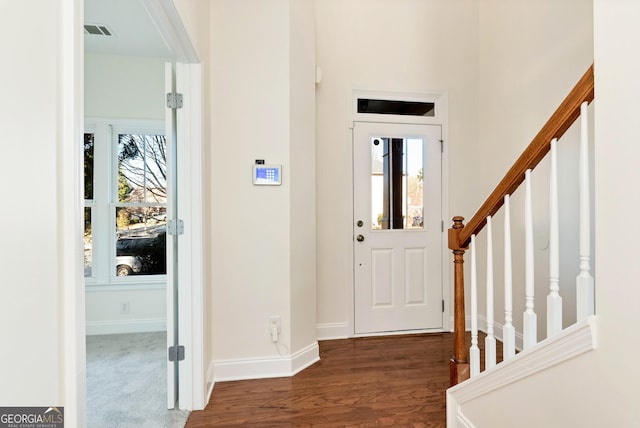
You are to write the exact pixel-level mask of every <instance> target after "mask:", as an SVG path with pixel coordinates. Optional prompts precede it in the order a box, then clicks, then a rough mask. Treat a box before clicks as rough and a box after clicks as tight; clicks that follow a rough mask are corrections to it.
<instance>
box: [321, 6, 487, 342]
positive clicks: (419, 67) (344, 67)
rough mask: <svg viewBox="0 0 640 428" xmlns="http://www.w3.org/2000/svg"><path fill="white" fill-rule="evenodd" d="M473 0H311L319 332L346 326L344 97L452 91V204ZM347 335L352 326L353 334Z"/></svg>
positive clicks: (467, 108) (470, 122)
mask: <svg viewBox="0 0 640 428" xmlns="http://www.w3.org/2000/svg"><path fill="white" fill-rule="evenodd" d="M477 14H478V4H477V2H476V1H471V0H469V1H457V2H442V1H413V0H395V1H381V0H373V1H365V0H348V1H344V0H319V1H316V16H317V19H316V25H317V36H316V37H317V58H318V60H317V61H318V66H319V67H320V68H321V69H322V82H321V83H320V84H319V85H318V86H317V147H316V153H317V161H316V168H317V174H318V181H317V219H318V227H317V231H318V255H317V266H318V320H317V322H318V329H319V332H320V334H323V333H322V332H323V330H325V329H326V330H329V331H331V330H332V329H331V327H332V326H338V330H337V331H338V332H339V333H341V334H344V333H345V332H347V333H348V332H349V328H350V327H349V323H350V319H351V317H352V315H353V313H352V312H353V308H352V307H351V306H350V303H349V302H350V301H349V297H348V296H349V294H350V293H351V288H352V287H353V284H352V277H351V273H350V272H351V266H350V265H349V263H350V260H351V252H352V242H353V240H352V235H353V231H352V223H353V219H352V218H350V210H351V208H350V207H351V204H352V201H351V200H350V198H351V196H350V190H349V187H350V185H351V176H350V175H351V172H350V168H351V166H350V164H349V159H350V157H351V156H350V150H351V133H350V129H349V120H350V119H351V118H350V116H349V114H350V113H349V96H350V95H349V94H350V91H351V90H352V89H356V88H360V89H362V88H365V89H369V90H380V91H397V92H413V93H429V91H431V90H445V91H448V95H449V112H448V113H449V134H448V135H445V136H444V139H445V144H448V145H449V150H450V152H449V153H450V164H449V167H450V176H449V181H450V189H445V191H448V190H450V207H445V210H449V209H450V211H451V212H452V213H454V212H456V213H457V212H459V211H460V210H461V209H462V207H463V206H464V194H463V193H461V192H460V191H458V189H459V186H457V178H456V177H457V176H459V175H460V174H463V173H464V171H465V170H466V169H467V165H468V164H469V162H470V160H471V159H470V158H468V156H467V154H466V152H465V147H467V146H468V145H469V144H470V142H473V141H474V140H475V133H476V129H477V116H478V114H477V99H476V97H477V82H476V81H477V73H476V62H477V60H476V56H477V30H478V28H477V19H478V16H477ZM352 332H353V330H352V328H351V333H352Z"/></svg>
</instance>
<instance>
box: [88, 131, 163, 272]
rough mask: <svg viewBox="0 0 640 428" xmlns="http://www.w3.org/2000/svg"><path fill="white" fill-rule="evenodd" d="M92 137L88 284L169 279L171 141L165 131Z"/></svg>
mask: <svg viewBox="0 0 640 428" xmlns="http://www.w3.org/2000/svg"><path fill="white" fill-rule="evenodd" d="M92 131H93V132H86V133H85V138H84V154H85V162H84V168H85V234H84V236H85V256H84V260H85V278H86V279H87V283H88V284H91V283H93V284H114V283H115V284H117V283H123V282H124V283H126V282H141V281H142V282H145V281H148V280H150V279H151V278H158V276H161V275H165V274H166V225H167V141H166V137H165V135H164V129H163V128H162V127H161V126H155V127H154V126H131V125H122V124H97V125H95V129H92Z"/></svg>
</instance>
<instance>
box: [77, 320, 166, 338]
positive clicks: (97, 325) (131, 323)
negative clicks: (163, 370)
mask: <svg viewBox="0 0 640 428" xmlns="http://www.w3.org/2000/svg"><path fill="white" fill-rule="evenodd" d="M86 328H87V331H86V334H87V336H93V335H99V334H126V333H148V332H152V331H167V320H166V318H150V319H130V320H112V321H88V322H87V324H86Z"/></svg>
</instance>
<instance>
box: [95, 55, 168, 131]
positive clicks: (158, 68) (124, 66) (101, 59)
mask: <svg viewBox="0 0 640 428" xmlns="http://www.w3.org/2000/svg"><path fill="white" fill-rule="evenodd" d="M164 63H165V60H163V59H158V58H143V57H131V56H121V55H105V54H90V53H88V54H86V55H85V93H84V100H85V116H86V117H99V118H111V119H115V118H127V119H155V120H164V110H165V101H164V98H165V96H164Z"/></svg>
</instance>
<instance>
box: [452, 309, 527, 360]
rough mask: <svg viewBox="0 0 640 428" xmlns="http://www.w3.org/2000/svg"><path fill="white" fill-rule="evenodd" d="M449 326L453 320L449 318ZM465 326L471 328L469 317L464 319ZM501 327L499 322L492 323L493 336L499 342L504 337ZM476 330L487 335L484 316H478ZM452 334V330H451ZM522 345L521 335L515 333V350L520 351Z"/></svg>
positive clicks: (502, 325)
mask: <svg viewBox="0 0 640 428" xmlns="http://www.w3.org/2000/svg"><path fill="white" fill-rule="evenodd" d="M450 321H451V324H450V325H454V324H453V318H451V320H450ZM465 325H466V326H471V316H470V315H467V316H466V318H465ZM503 327H504V324H501V323H499V322H494V323H493V334H494V336H495V337H496V339H498V340H499V341H500V342H504V335H503ZM478 330H479V331H481V332H483V333H485V334H486V333H487V317H485V316H484V315H480V316H478ZM467 331H471V327H468V328H467ZM452 332H453V330H452ZM523 343H524V338H523V336H522V333H520V332H517V331H516V350H518V352H519V351H522V349H524V348H523Z"/></svg>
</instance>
